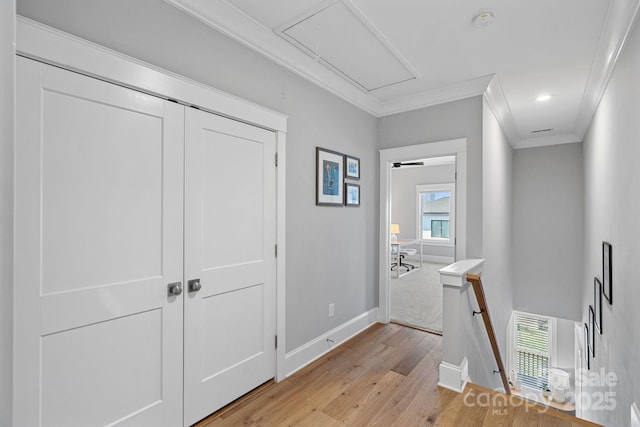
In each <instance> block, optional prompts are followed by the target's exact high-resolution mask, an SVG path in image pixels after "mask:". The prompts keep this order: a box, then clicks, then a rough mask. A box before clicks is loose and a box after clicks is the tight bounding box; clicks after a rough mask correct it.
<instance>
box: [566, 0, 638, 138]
mask: <svg viewBox="0 0 640 427" xmlns="http://www.w3.org/2000/svg"><path fill="white" fill-rule="evenodd" d="M639 7H640V0H611V4H610V5H609V10H608V12H607V18H606V21H605V24H604V26H603V27H602V32H601V33H600V39H599V40H598V47H597V48H596V53H595V55H594V57H593V62H592V63H591V70H590V72H589V77H588V79H587V84H586V86H585V90H584V94H583V96H582V104H581V105H580V110H579V112H578V118H577V119H576V126H575V130H574V133H575V135H577V137H578V140H580V141H582V140H583V139H584V136H585V134H586V133H587V130H588V129H589V125H590V124H591V120H592V119H593V116H594V114H595V112H596V110H597V108H598V105H599V104H600V100H601V99H602V96H603V95H604V91H605V89H606V88H607V84H608V83H609V79H610V78H611V74H612V73H613V70H614V68H615V65H616V62H617V61H618V58H619V56H620V53H621V52H622V49H623V47H624V46H625V44H626V42H627V40H628V38H629V35H630V33H631V30H632V29H633V25H634V23H635V21H636V16H637V14H638V9H639Z"/></svg>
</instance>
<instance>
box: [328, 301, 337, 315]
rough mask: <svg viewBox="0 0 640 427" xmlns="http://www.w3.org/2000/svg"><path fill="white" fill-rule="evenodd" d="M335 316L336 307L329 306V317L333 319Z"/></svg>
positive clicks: (332, 304)
mask: <svg viewBox="0 0 640 427" xmlns="http://www.w3.org/2000/svg"><path fill="white" fill-rule="evenodd" d="M335 314H336V305H335V304H334V303H331V304H329V317H333V316H334V315H335Z"/></svg>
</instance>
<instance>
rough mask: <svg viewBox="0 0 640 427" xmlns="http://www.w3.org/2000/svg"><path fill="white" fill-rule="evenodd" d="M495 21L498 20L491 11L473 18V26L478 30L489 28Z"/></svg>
mask: <svg viewBox="0 0 640 427" xmlns="http://www.w3.org/2000/svg"><path fill="white" fill-rule="evenodd" d="M494 19H496V14H495V13H493V12H491V11H486V12H482V13H481V14H480V15H478V16H476V17H475V18H473V26H474V27H478V28H482V27H488V26H489V25H490V24H491V23H492V22H493V20H494Z"/></svg>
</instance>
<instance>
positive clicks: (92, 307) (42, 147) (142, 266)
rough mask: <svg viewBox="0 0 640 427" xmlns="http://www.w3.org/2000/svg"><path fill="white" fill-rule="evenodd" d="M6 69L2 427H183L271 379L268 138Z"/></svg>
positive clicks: (80, 84) (179, 110) (61, 76)
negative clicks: (10, 334) (10, 362)
mask: <svg viewBox="0 0 640 427" xmlns="http://www.w3.org/2000/svg"><path fill="white" fill-rule="evenodd" d="M17 75H18V86H17V144H16V154H15V155H16V162H15V174H16V189H15V205H16V210H15V242H16V244H15V346H14V349H15V378H14V384H15V387H14V390H15V394H14V409H15V412H14V413H15V416H16V425H17V426H64V427H71V426H82V427H88V426H105V425H118V426H171V427H174V426H180V425H190V424H192V423H194V422H196V421H198V420H199V419H201V418H203V417H205V416H207V415H208V414H210V413H211V412H213V411H215V410H217V409H219V408H220V407H222V406H223V405H225V404H227V403H229V402H230V401H232V400H234V399H235V398H237V397H239V396H241V395H242V394H244V393H246V392H247V391H250V390H251V389H252V388H254V387H256V386H258V385H260V384H261V383H263V382H265V381H268V380H269V379H271V378H273V377H274V376H275V348H274V334H275V254H274V246H275V239H276V237H275V236H276V234H275V232H276V229H275V219H276V208H275V187H276V181H275V180H276V178H275V165H274V153H275V134H274V133H273V132H270V131H266V130H263V129H260V128H257V127H253V126H250V125H247V124H243V123H240V122H237V121H233V120H230V119H226V118H223V117H219V116H215V115H212V114H208V113H205V112H202V111H199V110H196V109H193V108H185V107H183V106H181V105H179V104H176V103H173V102H169V101H166V100H163V99H160V98H157V97H154V96H150V95H146V94H143V93H139V92H136V91H134V90H130V89H127V88H123V87H120V86H117V85H114V84H109V83H106V82H103V81H100V80H97V79H93V78H90V77H86V76H83V75H80V74H76V73H73V72H70V71H66V70H62V69H59V68H55V67H52V66H49V65H45V64H41V63H38V62H35V61H32V60H28V59H23V58H18V73H17ZM196 279H199V281H196ZM190 283H191V284H190ZM176 284H179V285H176ZM180 289H182V292H181V293H180V292H179V291H180Z"/></svg>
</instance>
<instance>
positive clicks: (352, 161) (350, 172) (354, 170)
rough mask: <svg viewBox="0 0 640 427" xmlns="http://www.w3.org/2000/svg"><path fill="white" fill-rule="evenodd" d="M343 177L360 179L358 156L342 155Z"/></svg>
mask: <svg viewBox="0 0 640 427" xmlns="http://www.w3.org/2000/svg"><path fill="white" fill-rule="evenodd" d="M344 177H345V178H346V179H354V180H358V179H360V159H359V158H358V157H354V156H350V155H348V154H345V156H344Z"/></svg>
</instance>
